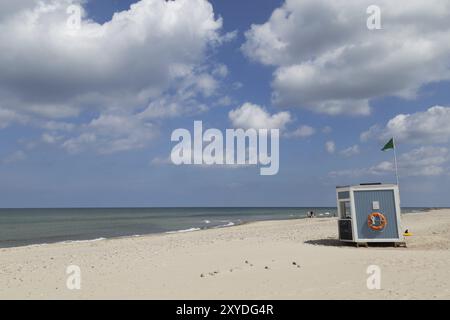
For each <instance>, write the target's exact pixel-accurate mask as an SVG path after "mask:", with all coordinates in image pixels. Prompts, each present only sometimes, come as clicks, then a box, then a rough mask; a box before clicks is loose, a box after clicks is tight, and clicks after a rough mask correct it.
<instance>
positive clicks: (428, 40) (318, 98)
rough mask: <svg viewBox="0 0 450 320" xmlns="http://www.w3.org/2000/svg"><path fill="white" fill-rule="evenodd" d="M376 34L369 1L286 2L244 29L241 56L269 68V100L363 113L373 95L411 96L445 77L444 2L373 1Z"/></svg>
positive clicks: (448, 8) (448, 13)
mask: <svg viewBox="0 0 450 320" xmlns="http://www.w3.org/2000/svg"><path fill="white" fill-rule="evenodd" d="M376 4H377V5H378V6H379V7H380V8H381V15H382V30H369V29H368V28H367V27H366V20H367V18H368V15H367V14H366V9H367V7H368V6H369V5H373V1H371V0H337V1H331V2H330V1H327V0H286V2H285V3H284V4H283V5H282V6H281V7H280V8H277V9H276V10H275V11H274V12H273V13H272V15H271V17H270V19H269V20H268V21H267V22H266V23H263V24H260V25H252V26H251V28H250V30H248V31H247V32H246V42H245V43H244V45H243V46H242V50H243V52H244V53H245V54H246V55H247V56H248V57H250V58H251V59H252V60H255V61H258V62H260V63H262V64H265V65H271V66H275V67H276V71H275V72H274V76H273V77H274V79H273V82H272V87H273V102H274V103H275V104H277V105H279V106H281V107H300V108H306V109H310V110H313V111H316V112H320V113H325V114H330V115H336V114H352V115H368V114H370V112H371V107H370V101H371V99H373V98H376V97H382V96H396V97H401V98H407V99H411V98H414V97H415V96H416V95H417V94H418V91H419V89H420V88H421V87H422V86H423V85H424V84H428V83H432V82H437V81H442V80H448V79H450V67H449V65H448V61H449V60H450V42H449V41H448V39H449V38H450V24H449V23H448V21H449V20H450V4H449V2H448V1H445V0H430V1H422V0H413V1H410V0H398V1H390V0H380V1H377V3H376Z"/></svg>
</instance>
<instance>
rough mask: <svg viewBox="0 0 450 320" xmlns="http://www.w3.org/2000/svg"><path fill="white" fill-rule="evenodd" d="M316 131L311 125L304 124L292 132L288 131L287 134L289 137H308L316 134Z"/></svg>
mask: <svg viewBox="0 0 450 320" xmlns="http://www.w3.org/2000/svg"><path fill="white" fill-rule="evenodd" d="M315 133H316V129H314V128H313V127H311V126H307V125H302V126H300V127H298V128H297V129H295V130H294V131H292V132H288V133H286V134H285V136H286V137H288V138H306V137H310V136H312V135H314V134H315Z"/></svg>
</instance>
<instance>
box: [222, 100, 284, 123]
mask: <svg viewBox="0 0 450 320" xmlns="http://www.w3.org/2000/svg"><path fill="white" fill-rule="evenodd" d="M228 117H229V118H230V121H231V123H232V124H233V126H234V127H235V128H242V129H249V128H253V129H280V130H283V129H284V128H285V126H286V125H287V124H288V123H289V122H291V120H292V119H291V114H290V113H289V112H279V113H275V114H270V113H269V112H268V111H267V110H266V109H264V108H262V107H260V106H258V105H256V104H251V103H248V102H247V103H244V104H243V105H242V106H241V107H239V108H237V109H235V110H231V111H230V112H229V114H228Z"/></svg>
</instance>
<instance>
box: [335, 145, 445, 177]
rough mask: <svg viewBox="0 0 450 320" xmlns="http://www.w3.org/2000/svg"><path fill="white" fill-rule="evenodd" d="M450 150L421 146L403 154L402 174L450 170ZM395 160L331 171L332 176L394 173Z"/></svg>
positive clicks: (435, 174)
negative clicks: (366, 166) (370, 165)
mask: <svg viewBox="0 0 450 320" xmlns="http://www.w3.org/2000/svg"><path fill="white" fill-rule="evenodd" d="M449 163H450V152H449V149H448V148H446V147H434V146H427V147H420V148H416V149H413V150H411V151H409V152H405V153H403V154H401V155H400V156H399V158H398V169H399V174H400V176H403V177H405V176H408V177H414V176H419V177H420V176H421V177H424V176H438V175H442V174H447V173H448V172H449ZM394 170H395V166H394V162H393V161H383V162H380V163H379V164H377V165H374V166H372V167H369V168H359V169H352V170H339V171H332V172H330V176H332V177H343V176H344V177H345V176H346V177H361V176H370V175H374V176H379V175H386V174H393V173H394Z"/></svg>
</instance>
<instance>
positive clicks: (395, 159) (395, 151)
mask: <svg viewBox="0 0 450 320" xmlns="http://www.w3.org/2000/svg"><path fill="white" fill-rule="evenodd" d="M392 141H393V142H394V163H395V177H396V179H397V186H398V187H399V188H400V183H399V181H398V166H397V143H395V138H392Z"/></svg>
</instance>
